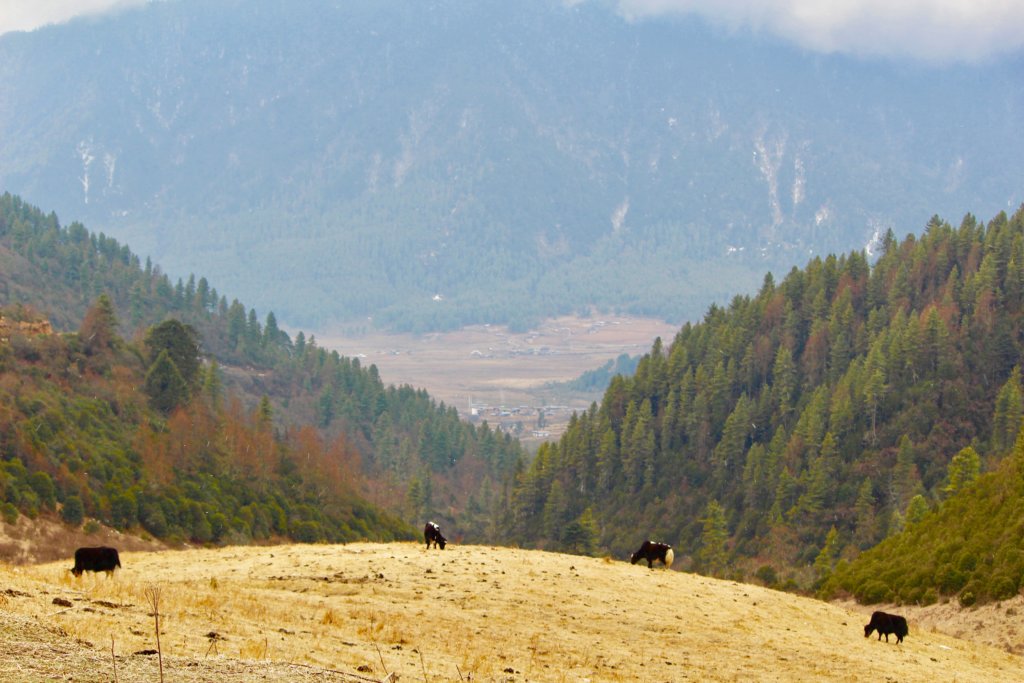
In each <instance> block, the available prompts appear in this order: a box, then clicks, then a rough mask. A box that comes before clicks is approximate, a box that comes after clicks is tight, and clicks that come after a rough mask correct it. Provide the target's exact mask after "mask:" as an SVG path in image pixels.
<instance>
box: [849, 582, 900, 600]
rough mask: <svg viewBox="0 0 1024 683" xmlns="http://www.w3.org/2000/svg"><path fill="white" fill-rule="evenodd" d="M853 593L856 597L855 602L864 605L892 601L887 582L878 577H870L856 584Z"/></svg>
mask: <svg viewBox="0 0 1024 683" xmlns="http://www.w3.org/2000/svg"><path fill="white" fill-rule="evenodd" d="M853 595H854V597H855V598H857V602H859V603H861V604H864V605H874V604H877V603H879V602H891V601H892V590H891V589H890V588H889V586H888V584H886V583H884V582H882V581H879V580H878V579H871V580H869V581H865V582H864V583H862V584H861V585H859V586H857V587H856V588H855V589H854V591H853Z"/></svg>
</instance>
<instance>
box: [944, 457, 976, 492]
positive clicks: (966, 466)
mask: <svg viewBox="0 0 1024 683" xmlns="http://www.w3.org/2000/svg"><path fill="white" fill-rule="evenodd" d="M946 471H947V474H946V479H947V480H948V482H949V483H947V484H946V486H945V487H944V488H943V489H942V492H943V493H945V494H946V495H947V496H953V495H956V493H957V492H959V491H962V490H963V489H964V488H966V487H967V486H970V485H971V483H973V482H974V480H975V479H977V478H978V476H979V475H980V474H981V456H979V455H978V452H977V451H976V450H974V449H973V448H972V447H970V446H966V447H964V448H962V449H960V451H959V452H958V453H957V454H956V455H954V456H953V458H952V460H950V461H949V467H948V468H947V470H946Z"/></svg>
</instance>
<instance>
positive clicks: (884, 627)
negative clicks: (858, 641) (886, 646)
mask: <svg viewBox="0 0 1024 683" xmlns="http://www.w3.org/2000/svg"><path fill="white" fill-rule="evenodd" d="M872 631H878V639H879V640H881V639H882V636H883V635H884V636H885V642H887V643H888V642H889V634H890V633H892V634H893V635H895V636H896V644H897V645H899V644H900V643H902V642H903V637H904V636H906V635H907V634H908V633H910V631H909V630H908V629H907V620H906V619H905V618H904V617H901V616H900V615H898V614H886V613H885V612H875V613H874V614H872V615H871V621H870V622H868V623H867V624H866V625H865V626H864V637H865V638H867V637H868V636H870V635H871V632H872Z"/></svg>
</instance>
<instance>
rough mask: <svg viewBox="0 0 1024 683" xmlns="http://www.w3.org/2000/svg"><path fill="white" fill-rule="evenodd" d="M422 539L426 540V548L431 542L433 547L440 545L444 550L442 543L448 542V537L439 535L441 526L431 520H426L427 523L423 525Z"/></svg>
mask: <svg viewBox="0 0 1024 683" xmlns="http://www.w3.org/2000/svg"><path fill="white" fill-rule="evenodd" d="M423 539H424V540H425V541H426V542H427V548H428V549H429V548H430V544H431V543H433V544H434V547H435V548H436V547H437V546H441V550H444V544H445V543H447V542H448V539H447V538H445V537H444V536H442V535H441V527H439V526H438V525H436V524H434V523H433V522H427V525H426V526H425V527H423Z"/></svg>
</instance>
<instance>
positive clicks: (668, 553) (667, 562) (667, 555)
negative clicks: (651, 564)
mask: <svg viewBox="0 0 1024 683" xmlns="http://www.w3.org/2000/svg"><path fill="white" fill-rule="evenodd" d="M675 558H676V556H675V553H673V552H672V548H669V549H668V550H667V551H666V552H665V566H666V567H671V566H672V560H674V559H675Z"/></svg>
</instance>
